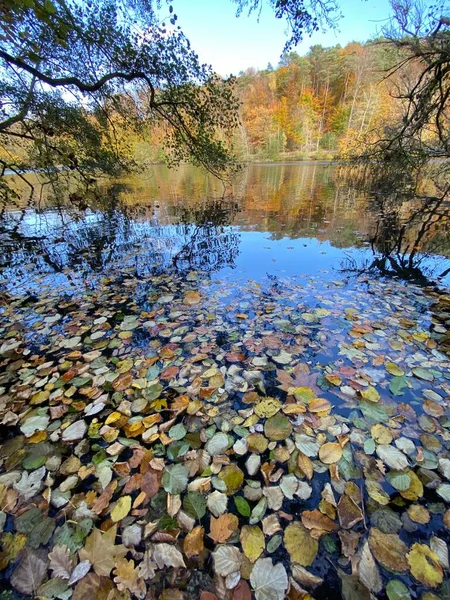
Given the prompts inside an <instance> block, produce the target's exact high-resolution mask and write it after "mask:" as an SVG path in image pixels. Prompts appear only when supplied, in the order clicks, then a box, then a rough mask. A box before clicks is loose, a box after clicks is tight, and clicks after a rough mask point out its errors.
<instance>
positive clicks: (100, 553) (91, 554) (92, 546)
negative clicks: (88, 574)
mask: <svg viewBox="0 0 450 600" xmlns="http://www.w3.org/2000/svg"><path fill="white" fill-rule="evenodd" d="M116 535H117V525H114V527H111V529H108V531H106V532H105V533H102V532H101V531H100V530H99V529H96V528H94V529H93V530H92V533H91V535H90V536H89V537H88V538H87V539H86V542H85V545H84V548H82V549H81V550H80V551H79V553H78V554H79V556H80V560H88V561H89V562H90V563H91V564H92V566H93V568H94V571H95V572H96V573H97V575H105V576H106V577H108V576H109V574H110V573H111V570H112V568H113V567H114V565H115V564H116V562H117V561H118V560H120V559H121V558H124V557H125V554H126V553H127V552H128V549H127V548H125V546H122V545H121V544H119V545H115V540H116Z"/></svg>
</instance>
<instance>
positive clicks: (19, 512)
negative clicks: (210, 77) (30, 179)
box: [0, 163, 450, 600]
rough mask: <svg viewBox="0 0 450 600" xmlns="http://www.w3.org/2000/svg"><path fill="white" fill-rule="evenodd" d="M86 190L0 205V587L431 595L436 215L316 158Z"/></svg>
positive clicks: (152, 173)
mask: <svg viewBox="0 0 450 600" xmlns="http://www.w3.org/2000/svg"><path fill="white" fill-rule="evenodd" d="M101 191H102V193H101V195H99V196H97V197H83V196H80V195H78V193H77V192H75V191H74V190H69V193H70V194H71V197H70V198H69V196H64V195H62V194H61V195H58V194H56V195H55V194H54V193H53V192H51V191H50V189H49V188H48V187H46V188H44V189H43V190H42V193H41V194H40V195H38V199H37V200H36V199H33V201H31V200H29V199H27V197H26V195H25V193H24V194H23V196H22V198H21V199H20V200H11V202H10V203H9V204H8V205H6V206H4V207H3V209H2V219H1V223H0V227H1V229H0V244H1V246H2V253H1V258H0V283H1V285H2V287H1V294H0V365H1V368H0V433H1V441H0V544H1V550H0V590H3V589H4V590H11V591H12V596H9V595H8V596H5V598H10V597H12V598H17V599H19V598H22V597H23V596H22V594H23V595H25V596H26V597H30V596H33V595H35V596H36V595H37V596H39V597H43V598H61V599H63V600H64V599H69V598H71V597H73V598H74V599H75V600H80V599H81V598H90V597H92V598H94V597H100V596H99V594H100V591H101V593H102V594H104V597H105V598H106V595H105V594H110V595H108V600H119V599H120V600H130V599H131V598H144V597H152V598H158V599H160V600H167V599H168V598H170V599H171V600H172V599H176V600H198V599H199V598H200V597H201V600H216V599H218V600H220V599H222V598H224V599H226V600H242V599H244V600H249V599H251V598H256V600H269V599H270V600H273V599H275V600H278V599H279V600H282V599H283V598H285V594H286V593H287V590H288V588H289V590H290V591H289V598H308V597H314V598H317V599H318V600H327V599H330V600H331V599H338V598H344V599H345V600H350V599H353V598H358V599H359V598H361V599H364V600H365V599H367V600H369V599H370V598H371V597H372V598H379V599H385V598H388V599H389V600H393V599H399V598H401V599H404V600H408V599H410V598H412V597H414V598H416V597H420V598H423V599H424V598H427V600H434V599H435V598H448V597H450V584H449V579H448V577H447V573H448V549H447V544H448V543H449V542H450V431H449V429H450V410H449V408H450V407H449V401H450V360H449V355H448V353H449V339H450V338H449V335H448V325H449V324H450V297H449V296H448V295H447V288H446V286H447V285H448V284H449V282H450V279H449V276H448V275H447V274H446V271H447V269H448V267H449V263H450V261H449V259H448V258H447V256H448V255H450V254H449V252H450V248H449V247H448V242H447V238H448V236H447V234H446V229H445V227H446V225H445V224H444V226H443V225H442V223H441V222H440V221H439V220H438V219H436V220H434V219H433V220H430V219H429V216H428V215H427V214H425V216H424V218H423V219H421V218H419V217H417V218H415V219H414V220H413V221H412V220H411V216H410V215H411V211H414V210H415V206H414V205H409V204H406V203H404V204H402V205H400V206H399V205H394V204H392V203H387V202H382V203H381V204H380V202H379V199H378V198H377V197H376V194H375V195H374V197H368V196H367V194H365V193H364V192H363V191H361V190H360V188H359V187H358V186H357V185H356V184H355V183H352V179H351V178H350V177H349V176H348V175H347V174H346V173H345V172H344V171H342V170H341V169H339V168H337V167H336V166H333V165H327V164H316V163H311V164H310V163H304V164H279V165H251V166H248V167H246V168H244V169H243V171H242V172H241V173H240V174H239V176H238V177H237V178H236V179H235V180H234V181H233V183H232V184H227V185H224V184H222V183H221V182H220V181H217V180H215V179H213V178H211V177H209V176H208V175H205V174H204V173H203V172H201V171H199V170H196V169H194V168H192V167H188V166H183V167H181V168H180V169H178V170H177V171H170V170H168V169H167V168H165V167H163V166H154V167H152V168H151V169H150V170H149V171H148V172H146V173H142V174H140V175H139V176H136V177H133V178H129V179H127V180H123V181H120V182H105V183H104V184H102V190H101ZM419 216H420V215H419ZM427 219H428V220H427ZM423 223H426V228H424V227H423V226H422V225H423ZM105 590H106V591H105ZM305 590H308V592H309V593H310V594H311V595H306V594H307V592H305ZM150 593H151V594H152V595H151V596H146V594H150ZM102 597H103V596H102ZM0 598H2V595H1V592H0Z"/></svg>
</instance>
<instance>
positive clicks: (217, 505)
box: [206, 490, 250, 517]
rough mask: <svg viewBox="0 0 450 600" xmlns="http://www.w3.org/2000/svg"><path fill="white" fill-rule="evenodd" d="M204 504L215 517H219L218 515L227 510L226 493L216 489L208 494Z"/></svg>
mask: <svg viewBox="0 0 450 600" xmlns="http://www.w3.org/2000/svg"><path fill="white" fill-rule="evenodd" d="M235 501H236V498H235ZM206 504H207V506H208V509H209V510H210V511H211V513H212V514H213V515H214V516H215V517H220V515H223V513H224V512H225V511H226V510H227V505H228V498H227V496H226V494H222V492H219V491H217V490H216V491H215V492H213V493H212V494H209V496H208V497H207V499H206ZM249 514H250V512H249Z"/></svg>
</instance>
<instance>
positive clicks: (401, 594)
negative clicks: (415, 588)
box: [386, 579, 411, 600]
mask: <svg viewBox="0 0 450 600" xmlns="http://www.w3.org/2000/svg"><path fill="white" fill-rule="evenodd" d="M386 594H387V597H388V598H389V600H411V596H410V594H409V591H408V588H407V587H406V585H405V584H404V583H403V582H402V581H399V580H398V579H391V580H390V581H388V583H387V585H386Z"/></svg>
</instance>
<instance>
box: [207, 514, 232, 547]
mask: <svg viewBox="0 0 450 600" xmlns="http://www.w3.org/2000/svg"><path fill="white" fill-rule="evenodd" d="M209 526H210V532H209V537H210V538H212V539H213V540H214V541H215V542H216V543H219V544H223V543H224V542H226V541H227V540H228V539H229V538H230V537H231V536H232V535H233V533H234V532H235V531H236V530H237V528H238V526H239V519H238V518H237V517H236V515H232V514H231V513H226V514H224V515H221V516H220V517H218V518H217V519H215V518H214V517H211V520H210V525H209Z"/></svg>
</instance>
